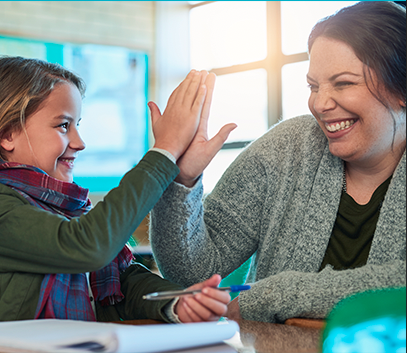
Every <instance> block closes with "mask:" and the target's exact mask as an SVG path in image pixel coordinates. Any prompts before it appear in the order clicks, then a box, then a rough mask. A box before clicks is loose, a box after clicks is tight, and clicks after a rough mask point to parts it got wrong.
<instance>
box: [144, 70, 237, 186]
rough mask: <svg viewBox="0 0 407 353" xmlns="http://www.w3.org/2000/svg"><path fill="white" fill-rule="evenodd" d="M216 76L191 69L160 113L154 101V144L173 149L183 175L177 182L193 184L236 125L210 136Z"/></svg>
mask: <svg viewBox="0 0 407 353" xmlns="http://www.w3.org/2000/svg"><path fill="white" fill-rule="evenodd" d="M215 80H216V76H215V75H214V74H212V73H211V74H208V72H207V71H201V72H199V71H195V70H192V71H191V72H190V73H189V74H188V76H187V77H186V79H185V80H184V81H183V82H182V83H181V84H180V85H179V86H178V87H177V88H176V89H175V91H174V92H173V93H172V95H171V96H170V99H169V100H168V104H167V107H166V109H165V111H164V113H163V114H162V115H161V113H160V110H159V108H158V107H157V105H156V104H155V103H153V102H150V103H149V104H148V106H149V108H150V111H151V119H152V125H153V134H154V137H155V140H156V141H155V145H154V147H157V148H162V149H165V150H167V151H168V152H170V153H171V154H172V155H173V156H174V157H175V158H176V159H177V165H178V167H179V168H180V174H179V175H178V177H177V178H176V181H177V182H178V183H181V184H184V185H185V186H188V187H191V186H193V185H194V184H195V182H196V180H197V179H198V177H199V176H200V175H201V174H202V172H203V171H204V169H205V168H206V167H207V166H208V164H209V163H210V162H211V160H212V159H213V157H215V155H216V154H217V153H218V152H219V150H220V149H221V148H222V146H223V144H224V143H225V141H226V140H227V138H228V137H229V134H230V133H231V132H232V131H233V130H234V129H235V128H236V127H237V125H236V124H227V125H225V126H223V127H222V128H221V129H220V131H219V132H218V134H217V135H215V136H214V137H213V138H212V139H210V140H209V139H208V119H209V113H210V107H211V103H212V95H213V91H214V87H215Z"/></svg>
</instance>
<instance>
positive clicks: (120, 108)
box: [0, 1, 405, 245]
mask: <svg viewBox="0 0 407 353" xmlns="http://www.w3.org/2000/svg"><path fill="white" fill-rule="evenodd" d="M354 3H355V1H203V2H202V1H1V2H0V55H21V56H27V57H37V58H41V59H44V60H48V61H51V62H57V63H60V64H61V65H64V66H66V67H67V68H70V69H71V70H73V71H75V72H76V73H78V74H79V75H80V76H81V77H82V78H83V79H84V80H85V81H86V83H87V93H86V97H85V99H84V105H83V117H82V118H83V120H82V123H81V133H82V137H83V139H84V140H85V142H86V145H87V148H86V150H85V151H83V152H82V153H81V156H80V158H79V159H78V162H77V164H76V169H75V181H76V182H77V183H78V184H80V185H81V186H84V187H87V188H89V189H90V196H91V199H92V201H93V202H94V203H95V202H98V201H99V200H101V199H102V198H103V196H104V195H105V194H106V192H107V191H108V190H110V189H111V188H113V187H115V186H116V185H118V183H119V180H120V178H121V176H122V175H123V174H124V173H125V172H126V171H127V170H129V169H130V168H131V167H132V166H134V165H135V164H137V162H138V161H139V160H140V159H141V158H142V156H143V155H144V153H145V152H146V151H147V150H148V149H149V148H150V146H152V144H153V138H152V134H151V129H150V126H149V125H150V121H149V113H148V109H147V102H148V101H150V100H153V101H155V102H156V103H157V104H158V105H159V107H160V108H161V109H164V108H165V106H166V102H167V100H168V97H169V95H170V93H171V92H172V90H173V89H174V88H175V87H176V86H177V85H178V84H179V83H180V81H181V80H182V79H183V78H184V77H185V75H186V74H187V73H188V71H189V70H190V69H191V68H194V69H198V70H202V69H206V70H209V71H212V72H214V73H215V74H216V75H217V83H216V88H215V93H214V99H213V105H212V110H211V118H210V135H211V136H213V135H214V134H215V133H216V132H217V131H218V130H219V128H220V127H221V126H223V125H224V124H226V123H229V122H235V123H237V124H238V128H237V129H236V130H235V131H234V132H233V133H232V134H231V136H230V138H229V140H228V141H227V143H226V144H225V145H224V147H223V149H222V150H221V151H220V153H219V154H218V155H217V157H215V159H214V161H213V162H212V163H211V165H210V166H209V167H208V169H207V170H206V172H205V174H204V187H205V192H206V193H209V192H211V190H212V189H213V187H214V186H215V184H216V182H217V181H218V179H219V178H220V176H221V175H222V173H223V172H224V170H225V169H226V168H227V167H228V166H229V164H230V163H231V162H232V161H233V160H234V159H235V158H236V156H237V155H238V154H239V153H240V152H241V151H242V149H243V148H244V147H245V146H247V145H248V144H249V143H250V142H252V141H253V140H254V139H256V138H258V137H259V136H261V135H262V134H264V133H265V132H266V131H267V130H268V129H269V128H270V127H271V126H272V125H274V124H275V123H277V122H278V121H280V120H282V119H289V118H291V117H294V116H296V115H300V114H308V113H309V110H308V107H307V99H308V88H307V83H306V79H305V78H306V73H307V70H308V55H307V38H308V35H309V33H310V31H311V28H312V26H313V25H314V24H315V23H316V22H317V21H318V20H319V19H321V18H323V17H325V16H327V15H330V14H332V13H334V12H335V11H337V10H338V9H340V8H342V7H344V6H349V5H351V4H354ZM398 3H401V4H404V6H405V1H404V2H398ZM146 227H147V226H146V224H143V225H142V226H141V227H140V229H139V231H140V234H141V237H142V238H143V239H144V240H143V239H142V240H141V241H140V239H139V241H138V242H139V244H146V245H148V241H147V240H146V239H145V238H146ZM136 238H137V237H136Z"/></svg>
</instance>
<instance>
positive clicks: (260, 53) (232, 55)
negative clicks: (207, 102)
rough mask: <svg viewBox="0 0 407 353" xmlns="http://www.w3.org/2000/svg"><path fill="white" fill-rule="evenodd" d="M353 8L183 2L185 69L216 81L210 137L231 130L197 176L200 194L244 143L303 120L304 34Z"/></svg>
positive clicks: (292, 3)
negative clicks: (295, 119)
mask: <svg viewBox="0 0 407 353" xmlns="http://www.w3.org/2000/svg"><path fill="white" fill-rule="evenodd" d="M354 3H355V1H281V2H279V1H215V2H213V1H201V2H199V1H194V2H189V8H190V14H189V15H190V16H189V27H190V63H191V68H196V69H206V70H210V71H212V72H214V73H215V74H216V75H217V83H216V87H215V92H214V98H213V104H212V109H211V119H210V122H209V124H210V126H209V132H210V136H213V135H214V134H215V133H216V132H217V131H219V128H220V127H221V126H223V125H224V124H226V123H229V122H235V123H237V124H238V128H237V129H236V130H235V131H234V132H232V134H231V136H230V137H229V139H228V141H227V143H226V144H225V145H224V147H223V149H222V150H221V151H220V152H219V154H218V155H217V156H216V157H215V159H214V160H213V161H212V163H211V164H210V165H209V167H208V168H207V170H206V171H205V173H204V187H205V192H206V193H208V192H210V191H211V190H212V189H213V187H214V186H215V184H216V182H217V181H218V180H219V178H220V177H221V175H222V174H223V172H224V171H225V170H226V169H227V167H228V166H229V165H230V163H231V162H232V161H233V160H234V159H235V158H236V157H237V155H238V154H239V153H240V152H241V151H242V150H243V148H244V147H245V146H246V145H247V144H248V143H250V142H252V141H253V140H255V139H256V138H258V137H259V136H261V135H263V134H264V133H265V132H266V131H267V130H268V129H269V128H270V127H271V126H272V125H274V124H275V123H277V122H278V121H280V120H282V119H289V118H291V117H294V116H297V115H301V114H309V110H308V105H307V101H308V95H309V90H308V88H307V82H306V73H307V71H308V54H307V39H308V35H309V33H310V31H311V29H312V26H313V25H314V24H315V23H316V22H317V21H318V20H319V19H321V18H323V17H325V16H327V15H330V14H332V13H334V12H335V11H337V10H338V9H340V8H342V7H344V6H349V5H352V4H354Z"/></svg>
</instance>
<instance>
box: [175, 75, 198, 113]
mask: <svg viewBox="0 0 407 353" xmlns="http://www.w3.org/2000/svg"><path fill="white" fill-rule="evenodd" d="M201 80H202V74H201V73H200V72H199V71H196V72H195V74H194V76H193V77H192V80H191V81H190V83H189V86H188V88H187V90H186V91H185V92H184V93H183V94H184V97H183V101H182V103H183V105H184V106H185V107H186V108H191V107H192V106H193V104H194V102H195V100H196V97H197V93H198V90H199V88H200V86H201ZM181 94H182V93H180V100H181V97H182V96H181Z"/></svg>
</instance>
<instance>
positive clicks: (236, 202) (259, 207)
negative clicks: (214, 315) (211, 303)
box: [150, 1, 406, 322]
mask: <svg viewBox="0 0 407 353" xmlns="http://www.w3.org/2000/svg"><path fill="white" fill-rule="evenodd" d="M405 19H406V12H405V8H403V7H400V6H398V5H396V4H394V3H393V2H387V1H362V2H358V3H357V4H355V5H352V6H349V7H346V8H343V9H341V10H340V11H338V12H336V13H334V14H333V15H331V16H328V17H326V18H323V19H321V20H320V21H319V22H318V23H317V24H316V25H315V27H314V29H313V30H312V32H311V35H310V39H309V54H310V66H309V72H308V82H309V84H310V88H311V92H310V98H309V108H310V109H311V111H312V113H313V116H310V115H303V116H299V117H295V118H292V119H288V120H285V121H282V122H280V123H278V124H276V125H275V126H273V127H272V128H271V129H270V130H269V131H268V132H267V133H266V134H264V135H263V136H262V137H260V138H259V139H258V140H256V141H255V142H253V143H252V144H251V145H250V146H249V147H248V148H246V149H245V150H244V151H243V152H242V153H241V154H240V155H239V156H238V157H237V159H236V160H235V162H233V163H232V165H231V166H230V167H229V168H228V170H227V171H226V172H225V174H224V175H223V177H222V178H221V179H220V181H219V182H218V184H217V185H216V187H215V188H214V190H213V191H212V193H211V194H210V195H208V196H206V197H203V186H202V180H201V177H200V176H201V174H202V171H203V169H202V168H199V166H202V164H203V159H204V158H203V156H204V155H205V154H204V153H201V154H199V155H194V154H193V153H189V151H188V150H187V152H186V154H185V156H184V157H183V163H188V165H189V170H192V169H194V168H193V167H194V166H196V168H195V169H194V170H195V173H191V174H190V175H193V176H195V178H196V179H193V178H191V179H190V180H186V181H185V180H184V181H182V180H181V183H182V184H183V185H180V184H177V183H172V184H171V185H170V186H169V188H168V189H167V190H166V192H165V193H164V195H163V197H162V198H161V199H160V201H159V202H158V203H157V204H156V206H155V207H154V209H153V211H152V217H151V227H150V233H151V234H150V239H151V244H152V248H153V252H154V255H155V259H156V261H157V264H158V266H159V268H160V270H161V273H162V274H163V275H164V276H165V277H166V278H169V279H171V280H173V281H176V282H177V283H181V284H183V285H187V284H188V283H193V282H194V281H196V280H199V279H200V278H206V277H207V276H209V275H211V274H212V273H219V274H221V275H222V276H223V277H225V276H228V275H229V274H230V273H231V272H233V271H234V270H236V269H237V268H238V267H239V266H241V265H242V264H243V263H244V262H245V261H247V260H248V259H249V258H250V257H251V258H252V259H251V265H250V271H249V274H248V277H247V279H246V281H247V282H248V283H252V289H251V290H250V291H248V292H242V293H241V294H240V295H239V296H238V297H237V298H236V299H234V300H233V301H232V302H231V303H230V304H229V309H228V317H229V318H231V319H239V318H240V317H243V319H248V320H257V321H268V322H284V321H285V320H286V319H288V318H292V317H303V318H325V317H326V315H327V314H328V313H329V311H330V310H331V309H332V307H333V306H334V305H335V304H336V303H337V302H338V301H339V300H340V299H342V298H344V297H346V296H348V295H351V294H353V293H355V292H362V291H365V290H369V289H371V288H386V287H398V286H405V284H406V278H405V271H406V263H405V260H406V253H405V246H406V217H405V212H406V187H405V183H406V154H405V146H406V131H405V129H406V104H405V82H406V40H405V37H406V20H405ZM291 104H293V105H295V104H296V101H293V102H291ZM208 148H209V147H208ZM197 161H199V166H198V162H197ZM209 161H210V158H207V162H208V163H209ZM181 174H183V170H182V167H181ZM191 185H193V186H192V187H191Z"/></svg>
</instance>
